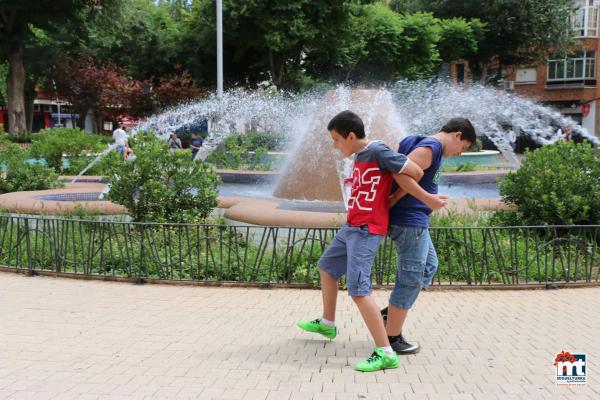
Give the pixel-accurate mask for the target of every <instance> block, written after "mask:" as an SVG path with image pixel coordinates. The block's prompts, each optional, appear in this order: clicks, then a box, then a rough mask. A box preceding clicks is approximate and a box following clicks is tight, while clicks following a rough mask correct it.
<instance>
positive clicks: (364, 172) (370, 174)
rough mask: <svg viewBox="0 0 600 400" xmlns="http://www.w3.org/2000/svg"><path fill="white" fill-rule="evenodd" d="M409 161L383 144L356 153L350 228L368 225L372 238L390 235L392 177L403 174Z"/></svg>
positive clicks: (371, 144) (368, 146) (350, 199)
mask: <svg viewBox="0 0 600 400" xmlns="http://www.w3.org/2000/svg"><path fill="white" fill-rule="evenodd" d="M407 161H408V158H407V157H406V156H405V155H404V154H400V153H396V152H395V151H393V150H392V149H390V148H389V147H388V146H387V145H386V144H385V143H383V142H381V141H374V142H369V143H368V144H367V146H365V148H364V149H362V150H361V151H359V152H358V153H356V156H355V159H354V166H353V171H352V188H351V190H350V197H349V198H348V217H347V221H348V224H349V225H352V226H362V225H367V226H368V229H369V233H370V234H372V235H385V234H387V228H388V221H389V208H388V197H389V195H390V189H391V187H392V182H393V176H392V174H397V173H400V172H402V170H403V169H404V167H405V166H406V163H407Z"/></svg>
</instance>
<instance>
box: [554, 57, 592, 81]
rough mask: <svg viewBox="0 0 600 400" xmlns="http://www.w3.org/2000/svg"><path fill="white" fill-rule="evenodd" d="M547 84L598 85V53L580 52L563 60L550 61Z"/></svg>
mask: <svg viewBox="0 0 600 400" xmlns="http://www.w3.org/2000/svg"><path fill="white" fill-rule="evenodd" d="M547 76H548V78H547V83H548V84H549V85H550V84H553V83H579V84H584V85H592V86H593V85H595V84H596V52H594V51H580V52H577V53H574V54H572V55H570V56H569V57H567V58H563V59H558V58H554V59H550V60H548V75H547Z"/></svg>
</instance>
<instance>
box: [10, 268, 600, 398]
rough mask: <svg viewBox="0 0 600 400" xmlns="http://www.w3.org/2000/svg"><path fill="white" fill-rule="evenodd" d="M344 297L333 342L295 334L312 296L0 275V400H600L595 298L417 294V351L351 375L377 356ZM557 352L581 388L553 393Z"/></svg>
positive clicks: (566, 293)
mask: <svg viewBox="0 0 600 400" xmlns="http://www.w3.org/2000/svg"><path fill="white" fill-rule="evenodd" d="M340 294H341V296H340V300H339V307H338V309H339V313H338V317H337V320H338V325H339V326H340V329H341V335H340V336H338V338H337V339H336V340H335V341H333V342H329V341H326V340H322V339H319V338H317V337H313V336H310V334H307V333H303V332H300V331H299V330H298V329H297V328H296V327H295V324H294V322H295V321H296V320H298V319H303V318H312V317H316V316H318V315H319V314H320V293H319V292H318V291H314V290H287V289H285V290H284V289H273V290H260V289H243V288H240V289H237V288H207V287H178V286H168V285H145V286H136V285H132V284H126V283H114V282H98V281H79V280H69V279H55V278H48V277H35V278H27V277H24V276H21V275H15V274H8V273H0V399H5V398H6V399H35V400H41V399H47V398H53V399H143V398H148V399H150V398H157V399H158V398H169V399H185V398H198V399H231V400H234V399H261V400H263V399H268V400H275V399H285V400H303V399H313V400H333V399H353V400H354V399H356V400H359V399H394V400H396V399H457V400H458V399H468V400H475V399H524V400H525V399H554V398H565V399H599V398H600V367H597V365H600V362H599V361H598V360H600V306H599V304H600V288H592V289H562V290H554V291H434V292H429V293H425V294H424V295H423V296H421V298H420V299H419V302H418V304H417V306H416V308H415V309H414V312H413V314H412V315H410V316H409V321H408V327H407V332H406V333H407V335H408V336H409V337H410V338H415V339H418V340H420V341H421V342H422V344H423V350H422V351H421V353H419V354H418V355H415V356H402V357H401V361H402V365H401V367H400V368H399V369H397V370H391V371H385V372H377V373H371V374H364V373H358V372H355V371H353V370H352V365H353V364H354V363H355V362H357V361H359V360H361V359H363V358H365V357H366V356H368V355H369V354H370V352H371V350H372V345H371V342H370V340H369V338H368V336H367V331H366V328H365V327H364V326H363V323H362V321H361V320H360V317H359V315H358V312H357V310H356V309H355V307H354V305H353V304H352V302H351V300H350V299H349V298H348V297H347V295H346V293H345V292H341V293H340ZM387 295H388V292H384V291H379V292H377V293H376V298H377V299H378V301H379V302H380V304H384V303H385V301H386V298H387ZM563 349H564V350H571V351H579V352H586V353H587V358H588V366H589V373H588V380H589V383H588V384H587V385H586V386H583V387H574V388H571V387H556V386H555V385H554V381H553V379H554V378H553V366H552V362H553V359H554V356H555V354H556V353H557V352H559V351H561V350H563Z"/></svg>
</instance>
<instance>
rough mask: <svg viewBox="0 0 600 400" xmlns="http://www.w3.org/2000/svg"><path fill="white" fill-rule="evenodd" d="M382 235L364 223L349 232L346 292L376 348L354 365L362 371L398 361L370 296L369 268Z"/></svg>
mask: <svg viewBox="0 0 600 400" xmlns="http://www.w3.org/2000/svg"><path fill="white" fill-rule="evenodd" d="M383 239H384V237H383V236H379V235H371V234H369V232H368V229H367V227H366V226H364V227H353V230H352V233H351V234H350V235H349V236H348V241H347V248H348V272H347V286H348V294H349V295H350V296H351V297H352V299H353V300H354V302H355V303H356V305H357V306H358V309H359V311H360V314H361V316H362V318H363V320H364V321H365V324H366V325H367V328H368V329H369V332H370V333H371V336H372V337H373V339H374V341H375V345H376V348H375V351H374V352H373V354H372V355H371V356H370V357H369V358H368V359H367V360H365V361H363V362H360V363H358V364H356V365H355V368H356V369H357V370H359V371H363V372H373V371H379V370H382V369H387V368H397V367H398V366H399V365H400V361H399V360H398V356H397V355H396V353H394V351H393V350H392V348H391V347H390V344H389V340H388V338H387V335H386V332H385V326H384V325H383V319H382V318H381V314H380V313H379V307H378V306H377V304H376V303H375V301H374V300H373V299H372V298H371V296H370V295H371V268H372V266H373V261H374V259H375V255H376V254H377V250H378V249H379V246H380V245H381V242H382V241H383Z"/></svg>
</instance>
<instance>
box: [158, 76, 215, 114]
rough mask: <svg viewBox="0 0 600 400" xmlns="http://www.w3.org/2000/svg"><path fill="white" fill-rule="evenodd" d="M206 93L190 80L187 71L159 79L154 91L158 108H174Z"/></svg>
mask: <svg viewBox="0 0 600 400" xmlns="http://www.w3.org/2000/svg"><path fill="white" fill-rule="evenodd" d="M206 93H207V91H206V89H203V88H201V87H199V86H198V85H197V84H196V83H195V82H194V81H193V80H192V78H191V77H190V73H189V72H188V71H183V72H180V73H174V74H170V75H167V76H163V77H161V78H159V83H158V86H157V87H156V89H155V91H154V95H155V97H156V102H157V103H158V106H159V107H160V108H165V107H169V106H174V105H176V104H179V103H181V102H184V101H189V100H192V99H195V98H197V97H198V96H200V95H201V94H206Z"/></svg>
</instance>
